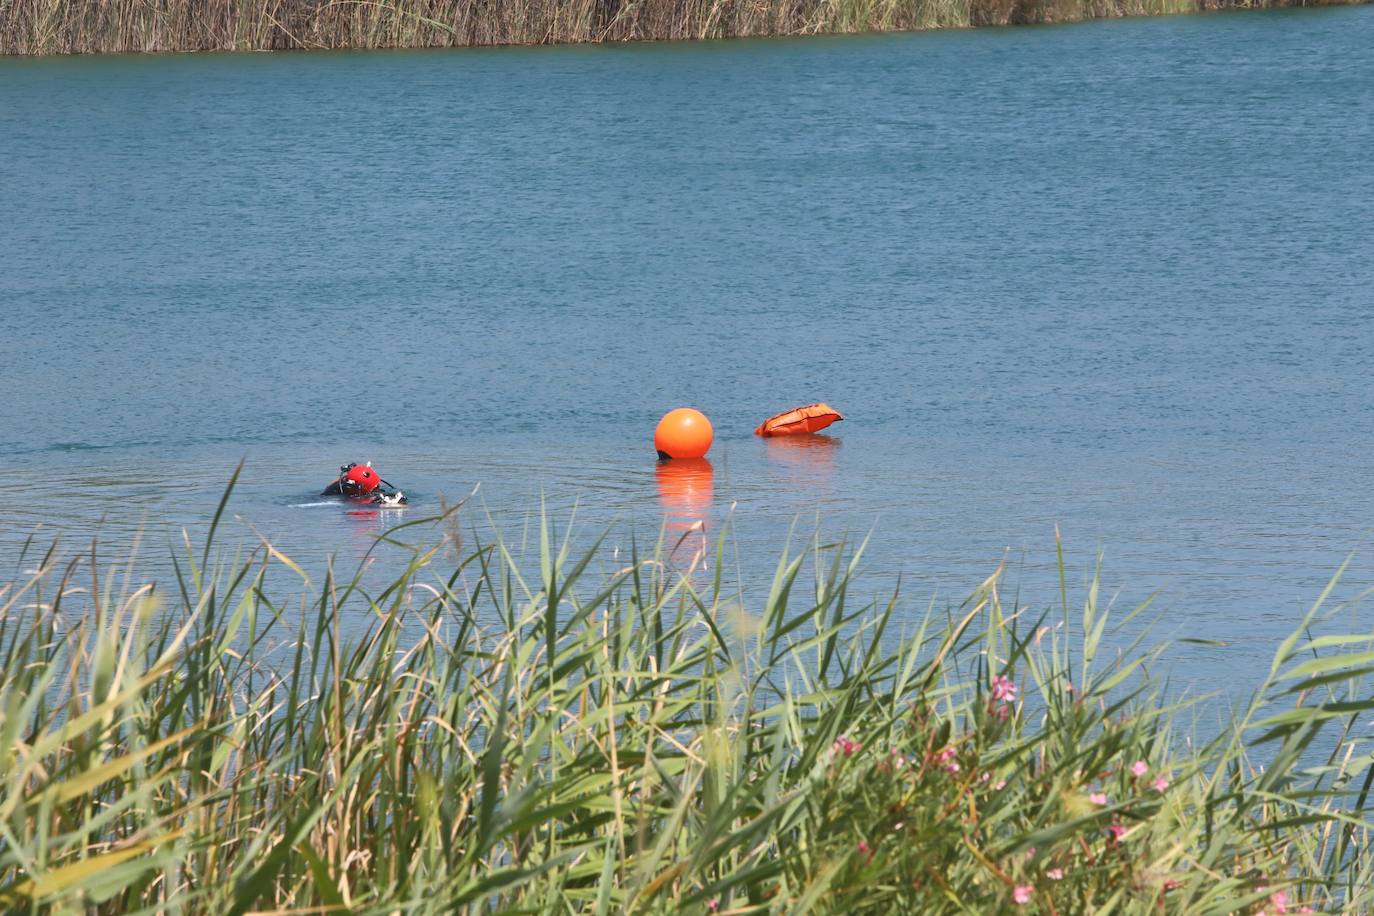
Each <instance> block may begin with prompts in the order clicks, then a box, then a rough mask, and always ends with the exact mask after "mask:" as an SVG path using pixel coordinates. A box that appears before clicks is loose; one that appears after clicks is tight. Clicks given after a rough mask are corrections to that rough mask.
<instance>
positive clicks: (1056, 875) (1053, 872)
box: [1045, 868, 1064, 881]
mask: <svg viewBox="0 0 1374 916" xmlns="http://www.w3.org/2000/svg"><path fill="white" fill-rule="evenodd" d="M1045 877H1046V878H1049V879H1050V880H1051V881H1062V880H1063V878H1064V869H1062V868H1051V869H1050V870H1049V871H1047V872H1045Z"/></svg>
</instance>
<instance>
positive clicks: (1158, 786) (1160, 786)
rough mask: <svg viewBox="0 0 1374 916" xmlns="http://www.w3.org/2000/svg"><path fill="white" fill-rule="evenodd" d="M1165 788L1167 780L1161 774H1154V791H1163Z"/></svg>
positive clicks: (1167, 783) (1167, 786) (1167, 784)
mask: <svg viewBox="0 0 1374 916" xmlns="http://www.w3.org/2000/svg"><path fill="white" fill-rule="evenodd" d="M1167 788H1169V780H1167V779H1165V778H1164V777H1163V776H1156V777H1155V791H1156V792H1163V791H1164V790H1165V789H1167Z"/></svg>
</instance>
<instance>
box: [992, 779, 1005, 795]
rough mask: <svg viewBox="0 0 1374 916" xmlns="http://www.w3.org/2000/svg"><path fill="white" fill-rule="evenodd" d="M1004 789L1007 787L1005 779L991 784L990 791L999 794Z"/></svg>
mask: <svg viewBox="0 0 1374 916" xmlns="http://www.w3.org/2000/svg"><path fill="white" fill-rule="evenodd" d="M1006 787H1007V781H1006V780H1005V779H999V780H997V782H995V783H993V786H992V791H994V792H1001V791H1002V790H1003V789H1005V788H1006Z"/></svg>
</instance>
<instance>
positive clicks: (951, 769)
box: [945, 762, 959, 773]
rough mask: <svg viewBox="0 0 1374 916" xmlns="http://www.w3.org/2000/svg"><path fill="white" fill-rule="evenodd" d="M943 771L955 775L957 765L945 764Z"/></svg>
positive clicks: (952, 763)
mask: <svg viewBox="0 0 1374 916" xmlns="http://www.w3.org/2000/svg"><path fill="white" fill-rule="evenodd" d="M945 769H946V770H949V771H950V772H951V773H957V772H959V764H957V763H954V762H950V763H947V764H945Z"/></svg>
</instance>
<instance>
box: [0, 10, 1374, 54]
mask: <svg viewBox="0 0 1374 916" xmlns="http://www.w3.org/2000/svg"><path fill="white" fill-rule="evenodd" d="M1349 2H1355V3H1358V2H1365V0H1317V2H1316V3H1310V2H1305V0H499V2H474V0H223V2H210V0H3V2H0V53H4V54H78V53H111V52H126V51H136V52H137V51H258V50H285V49H294V48H399V47H405V48H422V47H460V46H471V45H527V44H555V43H567V42H602V41H656V40H681V39H702V38H742V37H757V36H772V35H817V34H827V33H846V32H875V31H902V30H913V29H936V28H966V27H969V26H986V25H1015V24H1030V23H1047V22H1075V21H1078V20H1083V19H1105V18H1113V17H1120V16H1150V15H1160V14H1168V13H1185V12H1196V11H1201V10H1216V9H1259V8H1272V7H1289V6H1313V5H1325V4H1331V3H1335V4H1341V3H1349Z"/></svg>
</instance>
